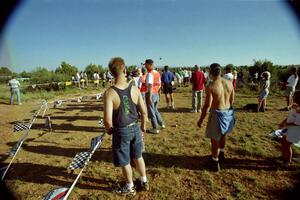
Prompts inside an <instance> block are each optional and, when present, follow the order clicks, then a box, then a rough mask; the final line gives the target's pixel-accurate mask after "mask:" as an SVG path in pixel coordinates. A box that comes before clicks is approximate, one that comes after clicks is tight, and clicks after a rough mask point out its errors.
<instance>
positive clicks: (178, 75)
mask: <svg viewBox="0 0 300 200" xmlns="http://www.w3.org/2000/svg"><path fill="white" fill-rule="evenodd" d="M179 70H180V69H176V71H175V78H176V82H177V86H178V87H181V86H182V76H181V74H180V73H179Z"/></svg>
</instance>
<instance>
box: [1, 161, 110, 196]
mask: <svg viewBox="0 0 300 200" xmlns="http://www.w3.org/2000/svg"><path fill="white" fill-rule="evenodd" d="M78 171H79V170H78ZM77 173H78V172H77ZM77 173H74V174H72V173H68V172H67V169H66V168H64V167H54V166H50V165H41V164H33V163H13V164H12V165H11V168H10V170H9V171H8V174H7V176H6V177H5V180H20V181H25V182H29V183H38V184H50V185H55V186H63V187H69V186H71V184H72V182H73V181H74V180H75V179H76V177H77ZM80 180H82V181H84V182H82V181H79V182H78V183H77V184H76V187H78V188H81V189H97V190H105V191H111V185H112V184H113V183H115V181H113V180H110V179H109V180H100V179H95V178H91V177H88V176H85V175H84V174H83V175H82V176H81V179H80ZM90 182H92V183H96V184H97V185H94V184H93V185H90V184H89V183H90ZM100 185H101V186H100ZM103 185H105V186H103ZM53 189H54V188H53ZM48 192H49V191H45V195H46V194H47V193H48Z"/></svg>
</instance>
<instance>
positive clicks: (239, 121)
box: [0, 88, 300, 200]
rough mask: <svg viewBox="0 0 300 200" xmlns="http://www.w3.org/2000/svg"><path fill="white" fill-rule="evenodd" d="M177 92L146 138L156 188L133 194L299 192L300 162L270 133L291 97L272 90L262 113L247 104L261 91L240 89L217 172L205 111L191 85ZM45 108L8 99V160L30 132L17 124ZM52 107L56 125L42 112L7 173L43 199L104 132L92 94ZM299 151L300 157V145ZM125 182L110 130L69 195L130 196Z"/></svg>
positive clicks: (0, 139) (4, 141) (2, 115)
mask: <svg viewBox="0 0 300 200" xmlns="http://www.w3.org/2000/svg"><path fill="white" fill-rule="evenodd" d="M174 95H175V100H176V102H175V106H176V109H175V110H174V111H170V110H167V109H165V108H164V107H165V100H164V98H161V102H160V111H161V114H162V116H163V119H164V120H165V124H166V129H164V130H161V132H160V133H159V134H157V135H154V134H146V136H145V144H146V152H145V153H144V159H145V162H146V165H147V173H148V178H149V180H150V184H151V185H150V186H151V189H150V191H149V192H139V193H137V195H136V196H135V197H133V198H130V199H143V200H144V199H180V200H181V199H182V200H185V199H213V200H214V199H247V200H250V199H291V198H290V197H291V195H293V194H296V193H297V191H298V195H299V180H300V178H299V174H300V165H299V164H296V163H293V164H292V165H291V166H289V167H285V166H283V165H282V164H281V163H280V162H278V161H277V160H276V159H275V158H276V157H279V156H280V143H279V142H278V141H275V140H272V139H271V138H270V137H269V135H268V134H269V133H270V132H271V131H272V130H275V129H277V124H278V123H279V122H280V121H282V120H283V119H284V117H285V116H286V115H287V112H286V111H280V108H282V107H284V105H285V101H284V98H283V97H279V96H270V98H269V99H268V110H267V111H266V112H265V113H254V112H249V111H246V110H243V109H242V107H243V106H245V105H246V104H247V103H256V96H253V95H247V94H239V93H238V94H237V98H236V103H235V108H236V126H235V129H234V131H233V132H232V133H231V134H230V135H229V136H228V140H227V146H226V158H227V162H226V163H225V164H224V166H223V169H222V170H221V171H220V172H211V171H210V168H209V154H210V141H209V140H208V139H207V138H205V136H204V132H205V128H202V129H199V128H197V126H196V123H197V120H198V118H199V115H200V114H199V113H198V114H197V113H196V114H195V113H191V112H190V110H191V89H190V88H178V89H177V90H176V92H175V94H174ZM68 97H69V96H66V97H65V98H68ZM162 97H163V96H162ZM39 106H40V102H39V101H34V102H27V103H24V104H23V105H22V106H10V105H7V104H4V103H3V102H2V103H1V104H0V126H1V129H0V163H1V166H4V164H5V163H8V162H9V161H10V159H11V157H9V156H8V155H7V152H8V151H9V150H10V149H11V147H12V146H13V145H15V144H16V142H17V141H18V140H19V139H20V138H21V136H22V133H24V132H18V133H13V132H12V124H13V122H15V121H24V120H25V121H26V120H30V119H31V118H32V113H33V112H34V111H35V110H37V109H38V108H39ZM49 107H50V109H49V110H48V111H47V112H46V115H50V116H51V119H52V129H53V130H52V131H49V130H48V129H46V128H45V126H44V124H45V119H44V118H42V117H41V116H40V115H39V116H38V118H37V120H36V122H35V123H34V125H33V127H32V129H31V130H30V132H29V136H28V138H27V140H26V141H25V143H24V144H23V146H22V148H21V150H20V151H19V153H18V154H17V156H16V159H15V160H14V162H13V164H12V165H11V168H10V170H9V172H8V174H7V176H6V177H5V183H6V185H7V186H8V188H9V189H10V190H11V191H12V192H13V193H14V195H15V196H16V198H17V199H30V200H31V199H32V200H36V199H43V197H45V195H46V194H47V193H48V192H49V191H50V190H52V189H54V188H58V187H69V186H70V185H71V184H72V182H73V180H74V179H75V177H76V175H77V173H78V171H75V172H74V174H71V173H70V171H68V170H67V167H68V165H69V164H70V162H71V161H72V158H73V157H74V156H75V154H76V153H79V152H82V151H87V150H89V147H90V140H91V138H93V137H95V136H98V135H99V134H101V133H102V131H103V130H102V129H101V128H100V127H99V125H98V120H99V118H100V117H101V116H103V114H102V112H103V103H102V101H99V100H96V99H95V98H87V99H84V100H83V101H82V102H80V103H78V102H75V101H74V102H65V103H63V105H62V106H61V107H59V108H53V105H52V104H50V105H49ZM206 120H207V119H206ZM204 125H206V123H204ZM148 127H150V123H149V124H148ZM294 150H295V155H296V156H299V154H300V151H299V149H297V148H294ZM135 177H136V178H138V174H137V173H135ZM120 180H121V172H120V169H119V168H115V167H114V166H113V164H112V155H111V136H108V135H106V137H105V139H104V142H103V144H102V146H101V148H100V150H98V151H96V152H95V154H94V155H93V157H92V159H91V161H90V162H89V163H88V166H87V168H86V170H85V171H84V173H83V174H82V176H81V179H80V181H79V182H78V183H77V185H76V186H75V189H74V191H73V192H72V193H71V196H70V198H69V199H74V200H75V199H76V200H77V199H91V200H92V199H95V200H96V199H127V197H120V196H117V195H116V194H115V193H114V192H113V191H112V188H113V187H114V185H115V184H116V182H119V181H120ZM0 199H2V198H1V197H0ZM128 199H129V198H128Z"/></svg>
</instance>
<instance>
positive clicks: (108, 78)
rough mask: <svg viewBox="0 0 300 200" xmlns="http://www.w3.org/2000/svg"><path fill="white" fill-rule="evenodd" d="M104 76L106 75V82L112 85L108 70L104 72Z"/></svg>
mask: <svg viewBox="0 0 300 200" xmlns="http://www.w3.org/2000/svg"><path fill="white" fill-rule="evenodd" d="M105 77H106V82H107V83H108V84H109V86H112V75H111V73H110V72H109V71H108V70H107V71H106V73H105Z"/></svg>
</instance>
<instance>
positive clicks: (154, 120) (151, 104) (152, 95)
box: [145, 59, 165, 134]
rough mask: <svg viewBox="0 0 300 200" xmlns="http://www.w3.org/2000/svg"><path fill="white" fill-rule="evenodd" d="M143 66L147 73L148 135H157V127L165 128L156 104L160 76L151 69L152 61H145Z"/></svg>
mask: <svg viewBox="0 0 300 200" xmlns="http://www.w3.org/2000/svg"><path fill="white" fill-rule="evenodd" d="M145 66H146V69H147V71H148V74H147V77H146V84H147V88H148V90H147V92H146V104H147V110H148V117H149V118H150V121H151V125H152V128H151V129H150V130H149V132H150V133H155V134H157V133H159V130H158V125H160V126H161V128H165V125H164V122H163V119H162V118H161V115H160V113H159V112H158V102H159V90H160V86H161V79H160V74H159V72H158V71H156V70H154V68H153V60H151V59H147V60H146V61H145Z"/></svg>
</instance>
